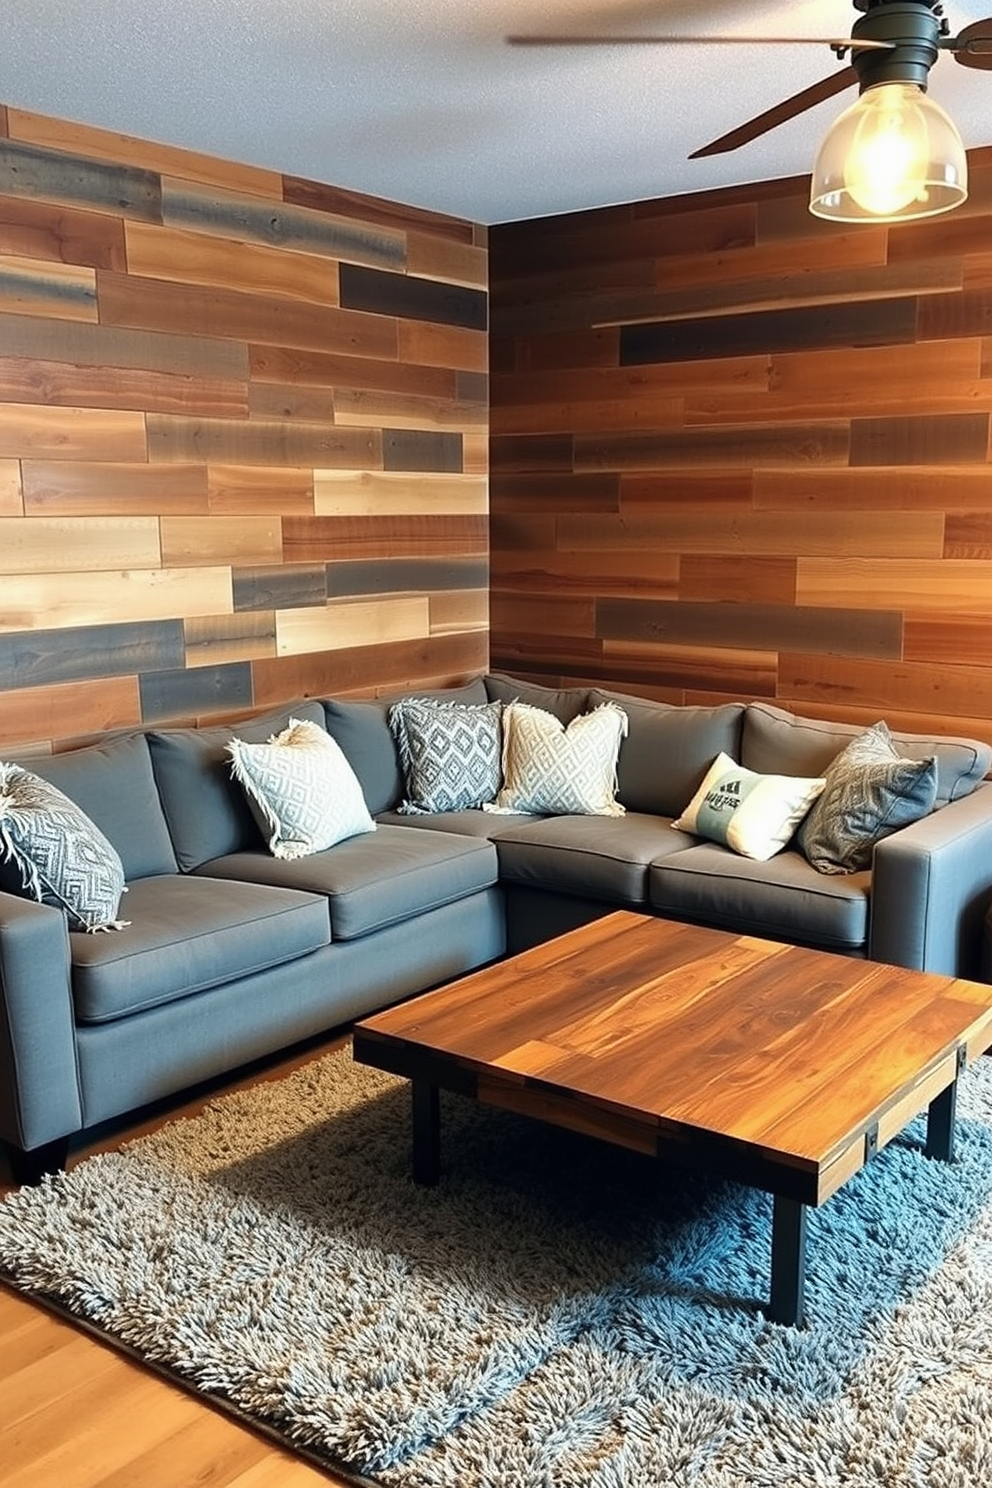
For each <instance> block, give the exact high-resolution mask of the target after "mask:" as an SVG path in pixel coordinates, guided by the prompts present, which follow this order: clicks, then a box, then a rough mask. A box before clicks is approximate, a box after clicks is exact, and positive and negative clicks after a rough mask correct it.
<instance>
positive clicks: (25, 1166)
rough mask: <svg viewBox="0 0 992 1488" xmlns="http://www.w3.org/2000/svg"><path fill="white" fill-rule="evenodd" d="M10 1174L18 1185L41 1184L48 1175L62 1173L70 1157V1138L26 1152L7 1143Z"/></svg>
mask: <svg viewBox="0 0 992 1488" xmlns="http://www.w3.org/2000/svg"><path fill="white" fill-rule="evenodd" d="M4 1146H5V1148H6V1151H7V1157H8V1160H9V1162H10V1173H11V1177H12V1178H13V1180H14V1182H15V1183H17V1184H25V1183H31V1184H34V1183H40V1182H41V1180H42V1178H43V1177H44V1176H45V1174H46V1173H59V1172H61V1171H62V1170H63V1169H64V1167H65V1165H66V1161H67V1159H68V1157H69V1138H68V1137H56V1139H55V1141H54V1142H45V1143H44V1144H43V1145H42V1146H41V1147H32V1148H31V1149H30V1150H29V1151H25V1150H24V1148H23V1147H15V1146H14V1144H13V1143H12V1142H5V1143H4Z"/></svg>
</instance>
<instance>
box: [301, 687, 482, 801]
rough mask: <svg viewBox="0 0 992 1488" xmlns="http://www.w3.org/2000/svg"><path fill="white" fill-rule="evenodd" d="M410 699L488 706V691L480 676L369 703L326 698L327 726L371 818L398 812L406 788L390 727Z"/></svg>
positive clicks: (374, 699) (348, 699)
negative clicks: (397, 708) (393, 712)
mask: <svg viewBox="0 0 992 1488" xmlns="http://www.w3.org/2000/svg"><path fill="white" fill-rule="evenodd" d="M406 697H413V698H434V699H437V700H438V701H442V702H449V703H484V702H486V689H485V686H484V685H483V682H482V678H481V677H476V678H475V679H473V681H471V682H467V683H466V684H465V686H464V687H422V688H417V689H416V690H414V691H412V692H405V693H397V694H395V695H392V694H391V695H389V696H387V697H381V698H373V699H371V700H369V701H353V700H352V699H350V698H325V699H324V727H325V728H326V729H327V732H328V733H329V734H330V736H331V738H332V739H333V740H334V741H335V742H336V743H337V744H338V745H339V747H340V749H341V750H342V752H343V754H344V756H345V759H346V760H347V761H348V763H349V764H350V766H351V768H352V769H353V770H354V772H355V774H356V775H357V776H358V779H359V783H360V784H361V787H362V793H363V795H364V796H365V804H366V805H367V806H368V808H369V811H370V812H371V813H372V815H373V816H377V815H378V813H379V812H380V811H394V810H395V809H396V807H397V806H398V805H399V803H400V801H401V800H402V799H403V795H404V792H405V790H406V782H405V780H404V778H403V769H402V766H401V764H400V758H399V751H398V750H397V747H396V740H395V739H394V738H393V735H392V732H391V730H390V727H389V710H390V708H391V707H392V705H393V704H394V703H396V702H398V701H400V699H401V698H406Z"/></svg>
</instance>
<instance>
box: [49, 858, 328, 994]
mask: <svg viewBox="0 0 992 1488" xmlns="http://www.w3.org/2000/svg"><path fill="white" fill-rule="evenodd" d="M127 899H128V903H127V909H128V915H129V916H130V920H131V923H130V925H129V926H128V928H127V929H126V930H122V931H120V933H119V934H116V935H73V936H71V937H70V939H71V942H72V946H71V955H72V992H73V1001H74V1005H75V1011H76V1017H77V1019H78V1020H79V1021H80V1022H81V1023H106V1022H110V1021H111V1020H112V1019H114V1018H122V1017H126V1016H127V1015H128V1014H129V1013H136V1012H140V1011H142V1010H143V1009H145V1008H151V1007H158V1006H161V1004H163V1003H166V1002H174V1001H176V1000H177V999H178V998H181V997H187V996H189V994H190V993H193V992H203V991H206V990H207V989H208V988H210V987H217V986H220V985H222V984H223V983H224V982H232V981H235V980H237V978H239V977H244V976H249V975H251V974H252V973H253V972H258V971H264V970H266V969H267V968H268V967H271V966H275V965H278V964H280V963H281V962H284V961H289V960H293V959H295V958H297V957H299V956H307V955H309V954H310V952H311V951H315V950H317V949H318V948H319V947H320V946H325V945H327V944H329V942H330V939H331V931H330V922H329V919H328V914H327V904H326V902H325V901H324V900H323V899H321V898H320V897H319V896H318V895H316V894H305V893H290V892H285V891H281V892H278V893H277V892H275V891H273V890H272V889H270V888H266V887H264V886H263V885H261V884H254V883H235V882H232V881H230V880H223V879H210V878H206V877H201V876H196V877H188V878H187V877H183V876H181V875H179V874H175V873H173V874H164V875H162V876H161V877H153V878H142V879H138V880H137V882H135V883H133V884H132V885H131V887H130V892H129V893H128V896H127Z"/></svg>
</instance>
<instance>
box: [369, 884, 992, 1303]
mask: <svg viewBox="0 0 992 1488" xmlns="http://www.w3.org/2000/svg"><path fill="white" fill-rule="evenodd" d="M990 1044H992V986H986V985H984V984H982V983H977V982H968V981H962V980H960V979H957V978H954V977H949V976H939V975H936V974H932V973H928V972H917V971H906V970H902V969H900V968H898V967H892V966H883V965H881V964H879V963H877V962H870V961H855V960H851V959H849V958H847V957H843V956H836V955H831V954H827V953H826V952H822V951H812V950H804V949H801V948H798V947H795V946H786V945H778V944H775V943H773V942H771V941H764V940H758V939H756V938H755V937H753V936H748V935H733V934H729V933H725V932H723V931H718V930H708V929H703V928H701V927H698V926H692V925H683V924H679V923H675V922H672V921H666V920H659V919H654V918H652V917H649V916H645V915H638V914H632V913H628V912H627V911H620V912H618V913H616V914H611V915H608V916H607V917H605V918H604V919H600V920H597V921H596V922H595V923H593V924H591V925H586V926H584V927H582V928H581V929H579V930H574V931H571V932H570V933H569V934H567V935H564V936H562V937H561V938H560V939H558V940H554V941H549V942H548V943H547V944H546V945H542V946H538V947H537V948H536V949H534V950H530V951H525V952H524V953H523V954H522V955H519V956H514V957H512V958H511V959H509V960H507V961H504V962H501V963H500V964H498V965H495V966H491V967H488V968H486V969H484V970H482V971H477V972H474V973H472V974H471V975H469V976H466V977H463V978H462V979H461V980H460V981H457V982H454V983H452V984H451V985H450V986H447V987H443V988H441V989H440V990H438V991H434V992H428V993H425V994H424V995H422V996H420V997H415V998H413V999H412V1000H411V1001H409V1002H405V1003H403V1004H401V1005H400V1006H398V1007H395V1008H391V1009H390V1010H388V1011H387V1012H384V1013H379V1014H377V1015H376V1016H374V1017H371V1018H367V1019H365V1020H364V1021H363V1022H361V1023H359V1024H358V1025H357V1026H356V1028H355V1031H354V1054H355V1058H356V1059H357V1060H359V1061H361V1062H362V1063H364V1064H370V1065H375V1066H376V1067H377V1068H379V1069H383V1070H390V1071H392V1072H393V1073H395V1074H398V1075H404V1076H407V1077H408V1078H409V1079H411V1080H412V1082H413V1161H414V1176H415V1177H416V1178H417V1180H418V1181H419V1182H421V1183H432V1182H435V1181H436V1180H437V1177H438V1171H439V1156H440V1152H439V1144H440V1117H439V1101H438V1090H439V1088H444V1089H448V1090H455V1091H460V1092H462V1093H463V1094H466V1095H470V1096H474V1097H475V1098H476V1099H477V1100H480V1101H484V1102H486V1103H487V1104H489V1105H493V1106H500V1107H503V1108H505V1109H507V1110H511V1111H517V1112H522V1113H523V1114H525V1115H528V1116H535V1117H539V1118H540V1119H542V1120H544V1121H549V1122H553V1123H556V1124H558V1125H560V1126H564V1127H568V1128H570V1129H573V1130H575V1131H579V1132H586V1133H589V1134H590V1135H592V1136H595V1137H599V1138H603V1139H605V1140H606V1141H608V1142H614V1143H617V1144H618V1145H620V1146H622V1147H630V1148H633V1149H635V1150H636V1151H638V1152H644V1153H648V1154H650V1155H651V1156H656V1157H659V1158H663V1159H665V1160H667V1161H674V1162H676V1163H681V1164H684V1165H686V1166H690V1167H693V1168H697V1169H705V1170H707V1171H711V1172H714V1173H718V1174H723V1175H725V1176H728V1177H730V1178H733V1179H737V1180H739V1181H741V1182H744V1183H749V1184H753V1185H754V1186H756V1187H759V1188H763V1189H766V1190H768V1191H770V1192H771V1193H772V1194H773V1195H774V1209H773V1220H772V1261H771V1296H770V1305H769V1309H768V1311H769V1315H770V1316H771V1317H772V1318H773V1319H774V1320H775V1321H776V1322H782V1323H798V1322H801V1321H802V1318H803V1306H804V1285H805V1282H804V1276H805V1251H806V1240H805V1232H806V1214H807V1208H808V1207H809V1206H811V1205H812V1206H816V1205H819V1204H822V1203H824V1201H825V1200H826V1199H828V1198H829V1197H830V1195H831V1194H832V1193H834V1192H836V1190H837V1189H838V1188H840V1187H841V1185H842V1184H843V1183H845V1182H846V1181H847V1179H848V1178H850V1177H851V1176H852V1174H854V1173H856V1172H857V1171H858V1170H859V1168H862V1167H863V1166H864V1165H865V1163H866V1162H867V1161H868V1160H869V1158H871V1157H872V1156H873V1155H874V1154H875V1153H876V1152H877V1151H878V1150H879V1149H880V1148H881V1147H884V1146H885V1144H886V1143H887V1142H888V1141H890V1140H891V1138H892V1137H894V1136H895V1135H896V1134H897V1133H898V1132H899V1131H901V1130H902V1128H903V1127H904V1126H905V1125H906V1123H907V1122H908V1121H909V1120H910V1119H911V1118H912V1117H913V1116H915V1115H917V1114H918V1113H919V1112H921V1111H923V1110H924V1109H926V1110H927V1111H928V1113H929V1114H928V1118H927V1136H926V1150H927V1153H928V1155H929V1156H931V1157H936V1158H943V1159H950V1158H951V1157H952V1156H953V1144H954V1104H955V1089H956V1081H957V1077H958V1074H959V1073H960V1071H961V1070H962V1069H963V1068H964V1066H965V1064H967V1063H968V1062H969V1061H970V1060H971V1059H973V1058H974V1057H975V1056H977V1055H978V1054H981V1053H983V1052H984V1051H985V1049H986V1048H988V1047H989V1045H990Z"/></svg>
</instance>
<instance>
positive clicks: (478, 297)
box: [341, 263, 488, 331]
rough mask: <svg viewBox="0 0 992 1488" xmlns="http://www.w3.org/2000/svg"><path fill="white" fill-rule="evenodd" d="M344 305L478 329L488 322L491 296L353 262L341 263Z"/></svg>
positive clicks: (453, 285) (345, 306) (406, 317)
mask: <svg viewBox="0 0 992 1488" xmlns="http://www.w3.org/2000/svg"><path fill="white" fill-rule="evenodd" d="M341 306H342V309H346V310H366V311H369V312H370V313H372V314H374V315H389V316H396V317H398V318H400V319H403V320H430V321H436V322H437V323H439V324H441V325H453V326H462V327H464V328H465V329H466V330H474V331H484V330H485V329H486V327H487V324H488V296H487V295H486V293H485V292H484V291H483V290H479V289H469V288H466V287H465V286H464V285H458V284H445V283H441V282H439V281H438V280H436V279H420V278H417V277H416V276H415V275H413V274H391V273H386V272H384V271H382V270H379V269H368V268H363V267H362V266H360V265H357V264H349V263H343V264H342V265H341Z"/></svg>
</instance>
